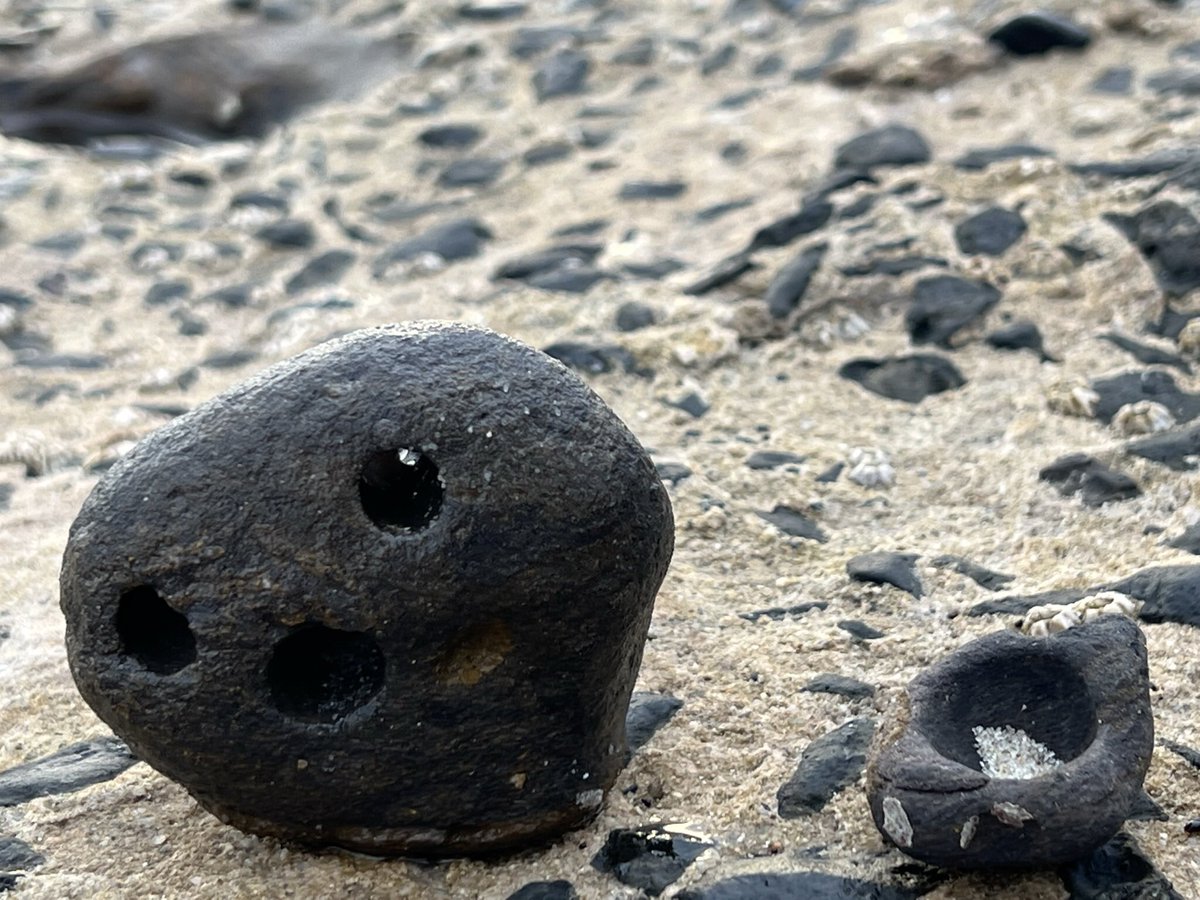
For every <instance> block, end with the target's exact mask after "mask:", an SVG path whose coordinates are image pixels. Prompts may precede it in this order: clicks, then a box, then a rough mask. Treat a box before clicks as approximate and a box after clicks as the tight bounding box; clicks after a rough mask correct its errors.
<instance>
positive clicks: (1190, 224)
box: [1105, 200, 1200, 296]
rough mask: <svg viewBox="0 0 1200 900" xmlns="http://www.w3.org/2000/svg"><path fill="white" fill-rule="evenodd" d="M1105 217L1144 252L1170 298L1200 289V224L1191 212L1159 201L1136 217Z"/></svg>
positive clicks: (1175, 204)
mask: <svg viewBox="0 0 1200 900" xmlns="http://www.w3.org/2000/svg"><path fill="white" fill-rule="evenodd" d="M1105 218H1106V219H1107V220H1108V221H1109V222H1111V223H1112V224H1113V225H1115V226H1116V227H1117V228H1119V229H1120V230H1121V232H1122V233H1123V234H1124V235H1125V236H1126V237H1127V238H1129V240H1130V241H1132V242H1133V244H1134V246H1136V247H1137V248H1138V250H1139V251H1141V254H1142V256H1144V257H1145V258H1146V262H1147V263H1149V265H1150V269H1151V271H1153V272H1154V276H1155V278H1157V279H1158V283H1159V286H1161V287H1162V289H1163V290H1164V291H1166V292H1167V293H1168V294H1169V295H1172V296H1180V295H1183V294H1186V293H1188V292H1189V291H1191V290H1194V289H1195V288H1197V287H1200V222H1198V221H1197V220H1196V217H1195V215H1193V214H1192V211H1191V210H1189V209H1187V208H1186V207H1184V206H1181V205H1180V204H1179V203H1177V202H1175V201H1174V200H1156V201H1155V202H1153V203H1150V204H1148V205H1147V206H1144V207H1142V208H1141V209H1140V210H1138V211H1137V212H1135V213H1134V214H1133V215H1121V214H1116V213H1112V214H1109V215H1107V216H1106V217H1105Z"/></svg>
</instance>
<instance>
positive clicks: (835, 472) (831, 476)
mask: <svg viewBox="0 0 1200 900" xmlns="http://www.w3.org/2000/svg"><path fill="white" fill-rule="evenodd" d="M845 468H846V464H845V463H843V462H836V463H834V464H833V465H832V466H830V467H829V468H828V469H826V470H825V471H824V472H822V473H821V474H820V475H818V476H817V477H816V479H815V480H816V482H817V483H818V484H833V483H834V482H835V481H837V480H838V478H839V477H840V476H841V474H842V470H843V469H845Z"/></svg>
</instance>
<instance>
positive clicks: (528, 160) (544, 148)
mask: <svg viewBox="0 0 1200 900" xmlns="http://www.w3.org/2000/svg"><path fill="white" fill-rule="evenodd" d="M574 152H575V148H574V147H573V146H572V145H571V144H569V143H567V142H566V141H555V142H552V143H548V144H538V145H537V146H535V147H530V148H529V149H528V150H526V151H525V152H524V153H522V154H521V159H522V161H524V163H525V165H527V166H544V165H546V164H547V163H552V162H558V161H559V160H563V159H566V158H567V157H568V156H570V155H571V154H572V153H574Z"/></svg>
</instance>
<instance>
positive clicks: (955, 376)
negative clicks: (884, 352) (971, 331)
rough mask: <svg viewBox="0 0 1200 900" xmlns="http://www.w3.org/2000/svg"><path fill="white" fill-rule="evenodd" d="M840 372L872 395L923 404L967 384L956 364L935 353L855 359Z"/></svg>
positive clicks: (839, 371)
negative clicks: (936, 395) (927, 399)
mask: <svg viewBox="0 0 1200 900" xmlns="http://www.w3.org/2000/svg"><path fill="white" fill-rule="evenodd" d="M838 374H839V375H841V376H842V377H843V378H847V379H849V380H850V381H854V382H856V383H858V384H860V385H862V386H863V387H864V388H866V389H867V390H868V391H870V392H871V393H873V394H878V395H879V396H880V397H887V398H888V399H889V400H903V401H904V402H905V403H920V402H921V401H922V400H924V399H925V398H926V397H928V396H930V395H931V394H940V393H942V392H943V391H951V390H956V389H958V388H960V387H962V386H963V385H964V384H966V383H967V379H966V378H964V377H963V375H962V373H961V372H959V371H958V368H957V367H956V366H955V365H954V363H952V362H950V360H948V359H946V358H945V357H942V356H936V355H934V354H932V353H914V354H912V355H910V356H895V357H891V358H888V359H852V360H850V361H849V362H847V363H845V364H844V365H842V367H841V368H839V369H838Z"/></svg>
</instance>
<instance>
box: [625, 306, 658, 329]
mask: <svg viewBox="0 0 1200 900" xmlns="http://www.w3.org/2000/svg"><path fill="white" fill-rule="evenodd" d="M656 321H658V314H657V313H655V311H654V307H652V306H650V305H648V304H646V303H642V302H640V301H638V300H627V301H626V302H625V303H622V304H621V305H620V306H619V307H617V315H616V320H615V324H616V326H617V331H626V332H628V331H640V330H641V329H643V328H649V327H650V326H651V325H653V324H654V323H655V322H656Z"/></svg>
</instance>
